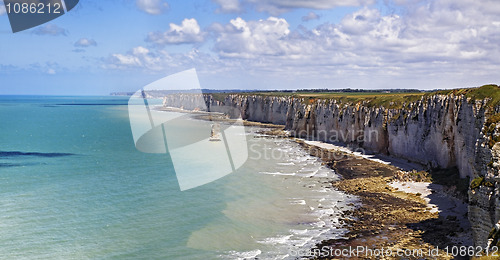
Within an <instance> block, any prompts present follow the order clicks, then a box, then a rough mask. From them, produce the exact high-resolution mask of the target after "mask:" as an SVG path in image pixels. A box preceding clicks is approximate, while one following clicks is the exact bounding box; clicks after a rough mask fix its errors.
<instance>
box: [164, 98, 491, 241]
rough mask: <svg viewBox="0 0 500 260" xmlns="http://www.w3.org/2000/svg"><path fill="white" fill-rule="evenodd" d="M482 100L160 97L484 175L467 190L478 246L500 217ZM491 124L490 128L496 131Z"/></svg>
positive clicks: (174, 103) (176, 104) (188, 106)
mask: <svg viewBox="0 0 500 260" xmlns="http://www.w3.org/2000/svg"><path fill="white" fill-rule="evenodd" d="M486 104H487V100H480V101H472V100H470V99H468V98H466V97H465V96H464V95H434V96H429V97H423V98H421V99H420V100H417V101H414V102H410V103H407V104H404V105H403V106H401V107H399V108H392V109H387V108H384V107H382V106H378V107H377V106H370V105H366V104H363V103H362V102H358V103H357V104H352V103H351V104H343V103H340V102H338V101H337V100H333V99H304V98H295V97H276V96H262V95H238V94H237V95H227V96H225V97H224V99H223V100H222V99H220V100H216V99H215V98H214V96H212V95H205V96H201V95H182V94H180V95H176V96H167V97H165V98H164V105H165V106H174V107H184V108H185V109H195V108H198V109H203V108H206V109H207V110H208V111H212V112H223V113H227V114H229V115H230V116H232V117H236V116H238V114H239V113H238V112H237V111H241V116H242V117H243V119H246V120H249V121H258V122H265V123H273V124H281V125H285V129H287V130H289V131H290V132H291V133H292V135H295V136H297V137H306V136H307V137H309V138H313V139H315V140H319V141H327V142H342V143H347V144H351V145H354V146H356V147H360V148H363V149H368V150H371V151H373V152H378V153H386V154H390V155H392V156H395V157H400V158H405V159H408V160H410V161H414V162H418V163H421V164H424V165H428V166H429V167H433V168H451V167H456V168H458V170H459V173H460V176H461V177H467V176H468V177H470V178H471V179H474V178H476V177H478V176H484V178H485V181H486V182H490V183H492V184H493V187H489V186H485V185H481V186H480V187H479V188H478V189H476V190H473V191H470V192H469V195H470V196H469V197H470V207H469V209H470V212H469V218H470V220H471V224H472V226H473V234H474V240H475V243H476V245H482V246H484V245H485V244H486V241H487V236H488V233H489V231H490V229H491V228H492V226H493V225H494V224H495V223H496V222H497V221H498V220H499V219H500V207H497V205H499V204H498V203H500V199H499V190H500V189H499V188H500V187H499V185H498V184H496V183H497V180H498V181H499V183H500V179H497V178H500V177H499V176H498V175H499V172H500V143H497V144H496V145H495V146H494V147H493V148H491V147H490V146H489V145H488V137H487V136H486V135H485V133H484V132H485V127H486V126H485V122H486V119H487V115H488V114H491V113H492V112H495V111H489V110H488V106H486ZM490 110H491V109H490ZM497 110H498V108H497ZM496 112H497V113H498V111H496ZM497 125H498V126H497V128H496V129H495V130H494V131H496V132H495V133H496V134H498V133H500V130H499V129H500V124H497ZM490 130H491V129H490ZM486 182H485V183H486ZM490 186H491V185H490Z"/></svg>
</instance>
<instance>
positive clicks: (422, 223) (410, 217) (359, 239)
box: [297, 139, 472, 259]
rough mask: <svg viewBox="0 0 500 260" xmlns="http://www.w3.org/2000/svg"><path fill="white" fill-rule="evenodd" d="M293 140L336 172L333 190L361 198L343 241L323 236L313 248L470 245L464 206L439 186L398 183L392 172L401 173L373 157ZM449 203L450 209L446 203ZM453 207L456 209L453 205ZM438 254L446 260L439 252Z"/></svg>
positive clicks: (347, 218) (348, 217)
mask: <svg viewBox="0 0 500 260" xmlns="http://www.w3.org/2000/svg"><path fill="white" fill-rule="evenodd" d="M297 142H298V143H300V144H301V145H302V146H303V148H304V149H305V150H307V151H309V153H310V154H311V155H314V156H316V157H318V158H321V159H322V160H323V161H324V163H325V164H326V165H327V166H328V167H330V168H331V169H333V170H334V171H335V172H336V173H337V174H338V175H340V176H342V179H341V180H339V181H334V182H332V184H333V186H334V187H335V188H337V189H338V190H340V191H343V192H346V193H347V194H351V195H355V196H357V197H358V198H360V200H361V206H360V207H359V208H358V209H356V210H353V211H350V212H348V213H347V214H346V215H345V217H344V220H343V222H344V224H345V228H347V229H348V230H349V233H347V235H346V237H345V239H331V240H324V241H322V242H320V243H318V244H317V245H316V249H318V250H321V249H323V248H325V247H326V248H328V249H344V248H349V247H357V246H363V247H368V248H372V249H379V248H384V249H391V250H393V251H394V252H395V251H396V250H398V249H402V250H406V249H410V250H420V249H424V250H425V251H424V252H428V250H429V249H434V248H436V247H439V248H440V249H442V248H444V247H446V246H450V247H452V246H462V245H464V246H469V245H471V241H472V237H471V234H470V224H469V223H468V219H467V217H466V216H465V215H464V213H466V212H467V211H466V210H467V206H466V205H459V204H460V202H461V201H460V200H459V199H455V198H453V197H451V196H450V195H448V194H447V193H446V192H444V191H443V187H442V186H441V185H437V184H433V183H429V182H405V181H400V180H398V179H396V176H397V175H398V174H401V172H402V171H401V170H400V169H398V168H397V167H395V166H393V165H389V164H388V163H383V162H380V161H378V159H370V158H366V157H364V156H363V157H361V156H357V155H353V154H352V153H347V152H346V151H339V150H337V149H335V148H334V147H328V146H327V145H329V144H327V143H320V144H322V145H316V144H318V143H312V144H311V143H310V142H309V143H308V141H302V140H300V139H298V140H297ZM328 148H331V149H328ZM332 154H335V155H334V156H332ZM331 158H336V159H335V160H332V159H331ZM338 158H341V159H338ZM450 201H453V203H452V205H451V206H452V207H449V205H447V204H449V203H450ZM457 205H458V208H459V209H456V208H455V207H453V206H457ZM447 206H448V207H447ZM464 207H465V208H464ZM460 209H461V210H463V211H465V212H463V211H461V210H460ZM424 257H425V256H424ZM439 257H440V259H447V258H448V259H449V258H452V257H451V256H447V255H446V252H445V251H442V250H440V251H439ZM315 258H316V259H328V257H321V256H319V257H318V256H316V257H315ZM388 258H389V259H399V258H398V257H388Z"/></svg>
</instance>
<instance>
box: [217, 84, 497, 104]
mask: <svg viewBox="0 0 500 260" xmlns="http://www.w3.org/2000/svg"><path fill="white" fill-rule="evenodd" d="M241 94H243V95H260V96H281V97H297V98H304V99H305V102H306V103H312V102H315V101H316V100H318V99H323V100H324V99H335V100H337V101H338V102H339V103H341V104H347V105H349V104H350V105H352V104H358V103H362V104H364V105H365V106H375V107H378V106H383V107H386V108H402V107H404V105H405V104H409V103H411V102H414V101H417V100H420V99H421V98H422V97H430V96H433V95H437V94H439V95H449V94H454V95H465V96H466V97H469V98H471V99H473V100H482V99H486V98H488V99H490V100H489V102H488V105H490V106H497V105H500V87H499V86H497V85H485V86H482V87H477V88H465V89H451V90H440V91H435V92H414V93H397V92H395V93H382V92H320V93H317V92H250V93H241ZM217 95H218V96H217V97H216V99H220V100H221V101H222V100H223V99H224V97H225V96H226V95H227V94H217Z"/></svg>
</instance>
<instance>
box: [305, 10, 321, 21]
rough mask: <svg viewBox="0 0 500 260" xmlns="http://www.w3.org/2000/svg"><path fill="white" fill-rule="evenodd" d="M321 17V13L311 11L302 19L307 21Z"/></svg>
mask: <svg viewBox="0 0 500 260" xmlns="http://www.w3.org/2000/svg"><path fill="white" fill-rule="evenodd" d="M317 19H319V15H318V14H316V13H315V12H309V13H308V14H307V15H304V16H302V21H304V22H307V21H311V20H317Z"/></svg>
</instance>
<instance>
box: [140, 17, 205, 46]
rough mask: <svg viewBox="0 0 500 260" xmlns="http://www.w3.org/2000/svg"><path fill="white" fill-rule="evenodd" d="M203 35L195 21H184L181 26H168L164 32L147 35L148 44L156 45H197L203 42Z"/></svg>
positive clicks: (172, 24) (192, 19)
mask: <svg viewBox="0 0 500 260" xmlns="http://www.w3.org/2000/svg"><path fill="white" fill-rule="evenodd" d="M204 37H205V34H204V33H203V32H202V31H201V29H200V26H199V25H198V22H197V21H196V19H194V18H191V19H184V20H183V21H182V23H181V25H177V24H174V23H171V24H170V28H169V30H168V31H166V32H153V33H149V35H148V37H147V39H146V40H147V41H148V42H153V43H155V44H158V45H166V44H184V43H197V42H202V41H203V40H204Z"/></svg>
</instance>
